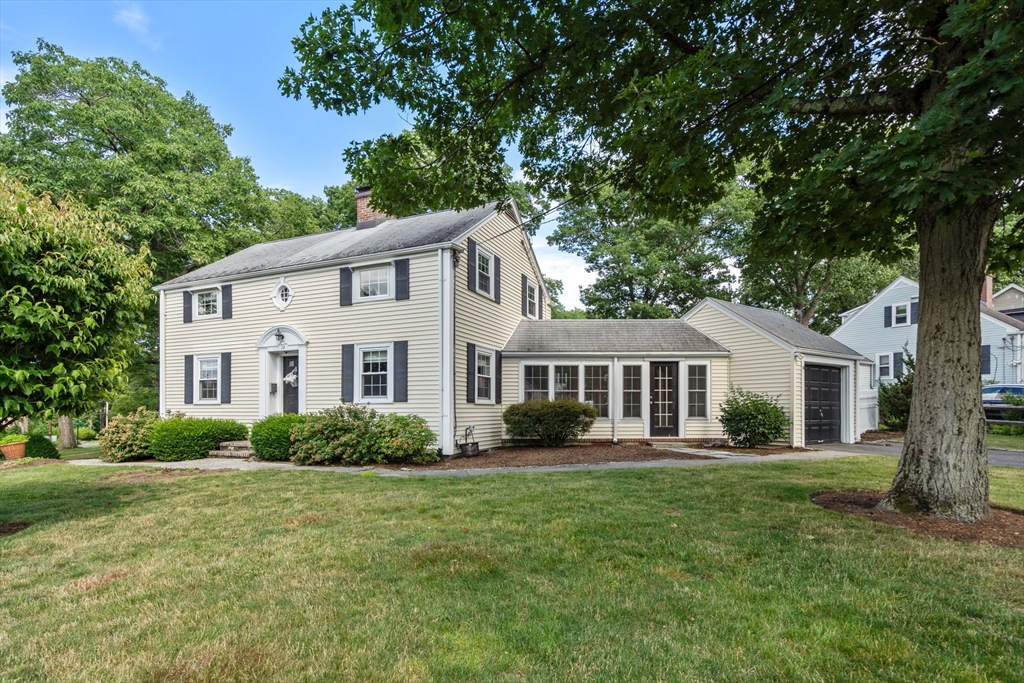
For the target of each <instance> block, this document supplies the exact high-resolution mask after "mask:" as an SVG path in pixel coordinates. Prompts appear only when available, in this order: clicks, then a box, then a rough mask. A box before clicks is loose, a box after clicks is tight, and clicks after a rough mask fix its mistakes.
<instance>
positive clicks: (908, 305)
mask: <svg viewBox="0 0 1024 683" xmlns="http://www.w3.org/2000/svg"><path fill="white" fill-rule="evenodd" d="M897 306H906V307H907V322H905V323H898V322H896V307H897ZM908 325H910V302H909V301H901V302H899V303H898V304H893V305H892V326H893V327H907V326H908Z"/></svg>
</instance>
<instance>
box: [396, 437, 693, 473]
mask: <svg viewBox="0 0 1024 683" xmlns="http://www.w3.org/2000/svg"><path fill="white" fill-rule="evenodd" d="M711 459H713V458H710V457H704V456H701V455H691V454H689V453H679V452H677V451H667V450H662V449H659V448H652V447H651V446H648V445H646V444H629V445H616V444H606V443H595V444H578V445H574V446H562V447H561V448H537V447H533V446H515V447H511V448H499V449H495V450H493V451H486V452H484V453H481V454H480V455H478V456H476V457H474V458H462V457H451V458H447V459H445V460H442V461H441V462H434V463H430V464H428V465H381V467H388V468H390V469H401V468H405V469H412V470H470V469H485V468H492V467H543V466H550V465H593V464H597V463H602V462H641V461H645V460H711Z"/></svg>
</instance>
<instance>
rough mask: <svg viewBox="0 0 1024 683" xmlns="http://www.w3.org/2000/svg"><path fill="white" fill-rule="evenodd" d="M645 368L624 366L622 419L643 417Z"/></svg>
mask: <svg viewBox="0 0 1024 683" xmlns="http://www.w3.org/2000/svg"><path fill="white" fill-rule="evenodd" d="M642 398H643V366H642V365H624V366H622V417H624V418H626V417H643V404H642V403H641V401H642Z"/></svg>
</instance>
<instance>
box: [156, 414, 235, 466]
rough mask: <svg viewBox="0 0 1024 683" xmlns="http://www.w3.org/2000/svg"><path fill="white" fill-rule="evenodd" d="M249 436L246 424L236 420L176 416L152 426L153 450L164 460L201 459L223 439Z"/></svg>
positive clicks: (157, 457)
mask: <svg viewBox="0 0 1024 683" xmlns="http://www.w3.org/2000/svg"><path fill="white" fill-rule="evenodd" d="M248 436H249V430H248V429H247V428H246V426H245V425H243V424H240V423H238V422H235V421H234V420H215V419H211V418H198V417H172V418H170V419H167V420H160V421H159V422H157V423H156V424H155V425H153V427H152V428H151V429H150V430H149V452H150V453H152V455H153V457H154V458H156V459H157V460H162V461H164V462H171V461H177V460H198V459H199V458H205V457H206V456H207V454H208V453H209V452H210V451H212V450H216V448H217V446H218V445H220V443H221V442H222V441H242V440H244V439H246V438H248Z"/></svg>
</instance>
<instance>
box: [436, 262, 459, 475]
mask: <svg viewBox="0 0 1024 683" xmlns="http://www.w3.org/2000/svg"><path fill="white" fill-rule="evenodd" d="M438 264H439V266H440V279H441V281H440V293H439V295H438V296H439V302H438V318H439V320H438V322H439V325H438V328H439V330H440V333H439V342H440V347H439V356H440V359H439V360H440V363H439V366H440V369H439V378H438V381H439V384H440V386H439V389H440V397H441V405H440V422H439V424H438V431H439V432H440V434H439V435H438V439H439V440H440V444H439V445H440V446H441V453H442V454H443V455H453V454H454V453H455V394H454V391H455V306H454V298H455V297H454V295H455V289H454V281H453V278H454V273H453V270H454V268H453V264H452V251H451V249H440V250H438Z"/></svg>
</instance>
